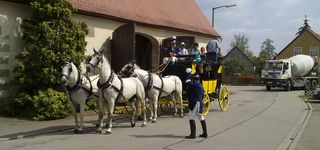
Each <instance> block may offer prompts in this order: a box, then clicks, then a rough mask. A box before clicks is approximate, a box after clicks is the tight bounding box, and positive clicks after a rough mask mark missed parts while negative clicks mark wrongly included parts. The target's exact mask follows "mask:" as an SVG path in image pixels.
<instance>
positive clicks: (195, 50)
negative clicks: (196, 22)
mask: <svg viewBox="0 0 320 150" xmlns="http://www.w3.org/2000/svg"><path fill="white" fill-rule="evenodd" d="M191 55H195V56H194V62H196V63H201V57H200V50H199V44H198V43H194V44H193V48H192V50H191Z"/></svg>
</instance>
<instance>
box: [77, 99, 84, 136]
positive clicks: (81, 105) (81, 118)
mask: <svg viewBox="0 0 320 150" xmlns="http://www.w3.org/2000/svg"><path fill="white" fill-rule="evenodd" d="M83 117H84V103H82V104H80V127H79V129H78V132H77V133H80V134H82V133H83Z"/></svg>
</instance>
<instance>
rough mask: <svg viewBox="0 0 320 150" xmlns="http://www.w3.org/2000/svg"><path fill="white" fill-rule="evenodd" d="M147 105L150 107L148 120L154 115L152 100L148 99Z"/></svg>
mask: <svg viewBox="0 0 320 150" xmlns="http://www.w3.org/2000/svg"><path fill="white" fill-rule="evenodd" d="M149 107H150V117H149V119H148V120H149V121H152V118H153V116H154V114H153V110H154V102H153V101H152V100H150V99H149Z"/></svg>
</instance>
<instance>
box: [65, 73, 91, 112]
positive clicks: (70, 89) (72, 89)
mask: <svg viewBox="0 0 320 150" xmlns="http://www.w3.org/2000/svg"><path fill="white" fill-rule="evenodd" d="M77 72H78V79H77V82H76V84H75V85H74V86H72V87H71V86H69V85H66V86H65V87H66V90H67V93H68V95H69V99H70V101H71V102H74V101H73V100H72V97H71V92H76V91H78V90H80V89H83V90H84V91H86V92H87V93H88V94H89V95H88V96H87V98H86V102H85V103H86V105H87V106H88V107H89V108H90V109H91V110H93V111H94V112H96V113H97V111H96V110H95V109H94V108H93V107H92V106H91V105H89V104H88V102H89V99H90V98H91V97H92V96H97V95H94V93H93V92H92V84H91V80H90V79H89V78H88V77H87V76H85V78H87V80H88V81H89V83H90V89H88V88H87V87H85V86H83V83H82V81H83V80H82V76H81V74H80V71H79V70H78V69H77Z"/></svg>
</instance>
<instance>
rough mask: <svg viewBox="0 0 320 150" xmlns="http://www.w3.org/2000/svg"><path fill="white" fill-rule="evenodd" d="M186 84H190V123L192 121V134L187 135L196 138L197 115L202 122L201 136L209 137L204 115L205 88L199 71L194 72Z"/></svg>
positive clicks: (188, 92)
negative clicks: (203, 99)
mask: <svg viewBox="0 0 320 150" xmlns="http://www.w3.org/2000/svg"><path fill="white" fill-rule="evenodd" d="M186 84H187V86H188V89H187V95H188V102H189V106H188V110H189V116H188V117H189V123H190V131H191V133H190V135H189V136H186V137H185V138H187V139H194V138H196V122H195V117H196V116H197V117H198V119H199V120H200V122H201V126H202V130H203V133H202V134H201V135H200V137H203V138H207V137H208V134H207V125H206V121H205V118H204V116H203V115H202V108H203V103H202V98H203V94H204V90H203V87H202V84H201V83H200V77H199V75H198V74H197V73H195V74H192V77H191V78H190V76H189V77H187V79H186Z"/></svg>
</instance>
